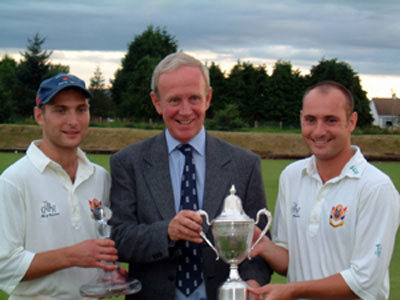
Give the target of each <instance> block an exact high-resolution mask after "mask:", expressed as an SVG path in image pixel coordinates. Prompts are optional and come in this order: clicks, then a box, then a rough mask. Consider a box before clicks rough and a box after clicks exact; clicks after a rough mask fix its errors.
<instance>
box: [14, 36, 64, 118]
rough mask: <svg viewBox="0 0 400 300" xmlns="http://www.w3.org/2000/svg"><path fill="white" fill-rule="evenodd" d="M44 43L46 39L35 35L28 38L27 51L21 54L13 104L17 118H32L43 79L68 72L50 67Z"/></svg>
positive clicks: (56, 67)
mask: <svg viewBox="0 0 400 300" xmlns="http://www.w3.org/2000/svg"><path fill="white" fill-rule="evenodd" d="M45 41H46V38H41V37H40V35H39V34H38V33H36V34H35V35H34V36H33V38H32V39H31V38H28V45H27V47H26V48H27V49H26V51H24V52H22V53H21V56H22V60H21V62H20V63H19V64H18V66H17V78H18V89H17V95H16V97H17V98H18V102H17V103H15V104H16V106H15V107H16V111H15V113H16V115H17V116H18V117H23V118H27V117H30V116H32V112H33V106H34V104H35V96H36V91H37V89H38V88H39V85H40V83H41V82H42V81H43V80H44V79H46V78H49V77H51V76H52V75H55V74H57V73H59V72H66V73H68V72H69V67H68V66H63V65H52V64H51V63H50V62H49V58H50V56H51V54H52V51H47V50H43V49H42V45H43V43H44V42H45Z"/></svg>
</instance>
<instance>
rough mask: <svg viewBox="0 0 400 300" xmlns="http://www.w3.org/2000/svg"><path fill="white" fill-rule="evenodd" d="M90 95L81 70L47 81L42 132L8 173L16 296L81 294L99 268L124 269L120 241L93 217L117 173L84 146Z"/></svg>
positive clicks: (2, 281)
mask: <svg viewBox="0 0 400 300" xmlns="http://www.w3.org/2000/svg"><path fill="white" fill-rule="evenodd" d="M90 97H91V95H90V92H89V91H88V90H87V89H86V86H85V83H84V82H83V81H82V80H80V79H79V78H77V77H75V76H72V75H69V74H64V73H60V74H58V75H56V76H54V77H51V78H49V79H47V80H45V81H43V82H42V83H41V85H40V87H39V90H38V92H37V96H36V106H35V108H34V116H35V120H36V122H37V123H38V124H39V125H40V126H41V127H42V138H41V139H40V140H35V141H33V142H32V143H31V145H30V146H29V148H28V150H27V152H26V155H25V156H24V157H23V158H21V159H20V160H18V161H17V162H16V163H14V164H13V165H11V166H10V167H9V168H8V169H7V170H5V171H4V172H3V174H2V175H1V176H0V240H1V245H0V289H2V290H4V291H5V292H6V293H8V294H10V296H11V297H10V299H12V300H13V299H14V300H15V299H71V300H72V299H80V298H81V296H80V295H79V287H80V286H81V285H82V284H84V283H87V282H89V281H91V280H93V279H94V277H95V276H96V273H97V270H98V269H96V268H103V269H105V270H113V269H115V268H116V266H115V265H112V264H107V263H105V262H104V261H108V262H111V261H116V260H117V258H118V257H117V250H116V249H115V248H114V242H113V241H111V240H109V239H96V229H95V225H94V220H93V219H92V218H91V217H90V216H91V209H93V206H96V205H108V201H109V199H108V198H109V188H110V179H109V175H108V173H107V171H106V170H105V169H104V168H102V167H100V166H98V165H96V164H93V163H91V162H90V161H89V160H88V159H87V158H86V156H85V154H84V153H83V152H82V150H81V149H80V148H79V145H80V144H81V142H82V141H83V140H84V138H85V137H86V134H87V131H88V126H89V119H90V116H89V102H88V99H89V98H90ZM89 202H90V204H89Z"/></svg>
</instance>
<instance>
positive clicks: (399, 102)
mask: <svg viewBox="0 0 400 300" xmlns="http://www.w3.org/2000/svg"><path fill="white" fill-rule="evenodd" d="M372 101H373V102H374V104H375V107H376V111H377V112H378V115H381V116H382V115H389V116H391V115H395V116H400V99H398V98H397V99H396V100H393V98H372Z"/></svg>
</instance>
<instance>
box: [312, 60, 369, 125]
mask: <svg viewBox="0 0 400 300" xmlns="http://www.w3.org/2000/svg"><path fill="white" fill-rule="evenodd" d="M324 80H334V81H337V82H339V83H341V84H343V85H344V86H345V87H347V88H348V89H349V90H350V92H351V93H352V94H353V98H354V110H355V111H356V112H357V113H358V122H357V125H358V126H359V127H361V128H363V127H368V126H371V124H372V121H373V118H372V115H371V109H370V106H369V101H368V98H367V93H366V92H365V91H364V90H363V89H362V87H361V84H360V78H359V77H358V75H357V73H356V72H355V71H354V70H353V69H352V68H351V66H350V65H349V64H348V63H346V62H338V61H337V59H336V58H335V59H331V60H325V59H322V60H320V61H319V64H318V65H316V66H313V67H312V68H311V72H310V77H309V84H310V85H313V84H316V83H317V82H320V81H324Z"/></svg>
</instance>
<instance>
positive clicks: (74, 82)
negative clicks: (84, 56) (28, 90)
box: [36, 73, 92, 107]
mask: <svg viewBox="0 0 400 300" xmlns="http://www.w3.org/2000/svg"><path fill="white" fill-rule="evenodd" d="M67 87H76V88H78V89H80V90H82V91H83V92H84V93H85V95H86V96H87V97H88V98H91V97H92V94H91V93H90V92H89V90H88V89H87V88H86V85H85V82H84V81H83V80H81V79H79V78H78V77H76V76H74V75H70V74H66V73H58V74H57V75H55V76H53V77H50V78H48V79H46V80H43V81H42V83H41V84H40V86H39V89H38V91H37V93H36V106H37V107H40V106H42V105H43V104H46V103H47V102H49V101H50V100H51V99H52V98H53V97H54V96H55V95H56V94H57V93H58V92H60V91H61V90H63V89H65V88H67Z"/></svg>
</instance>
